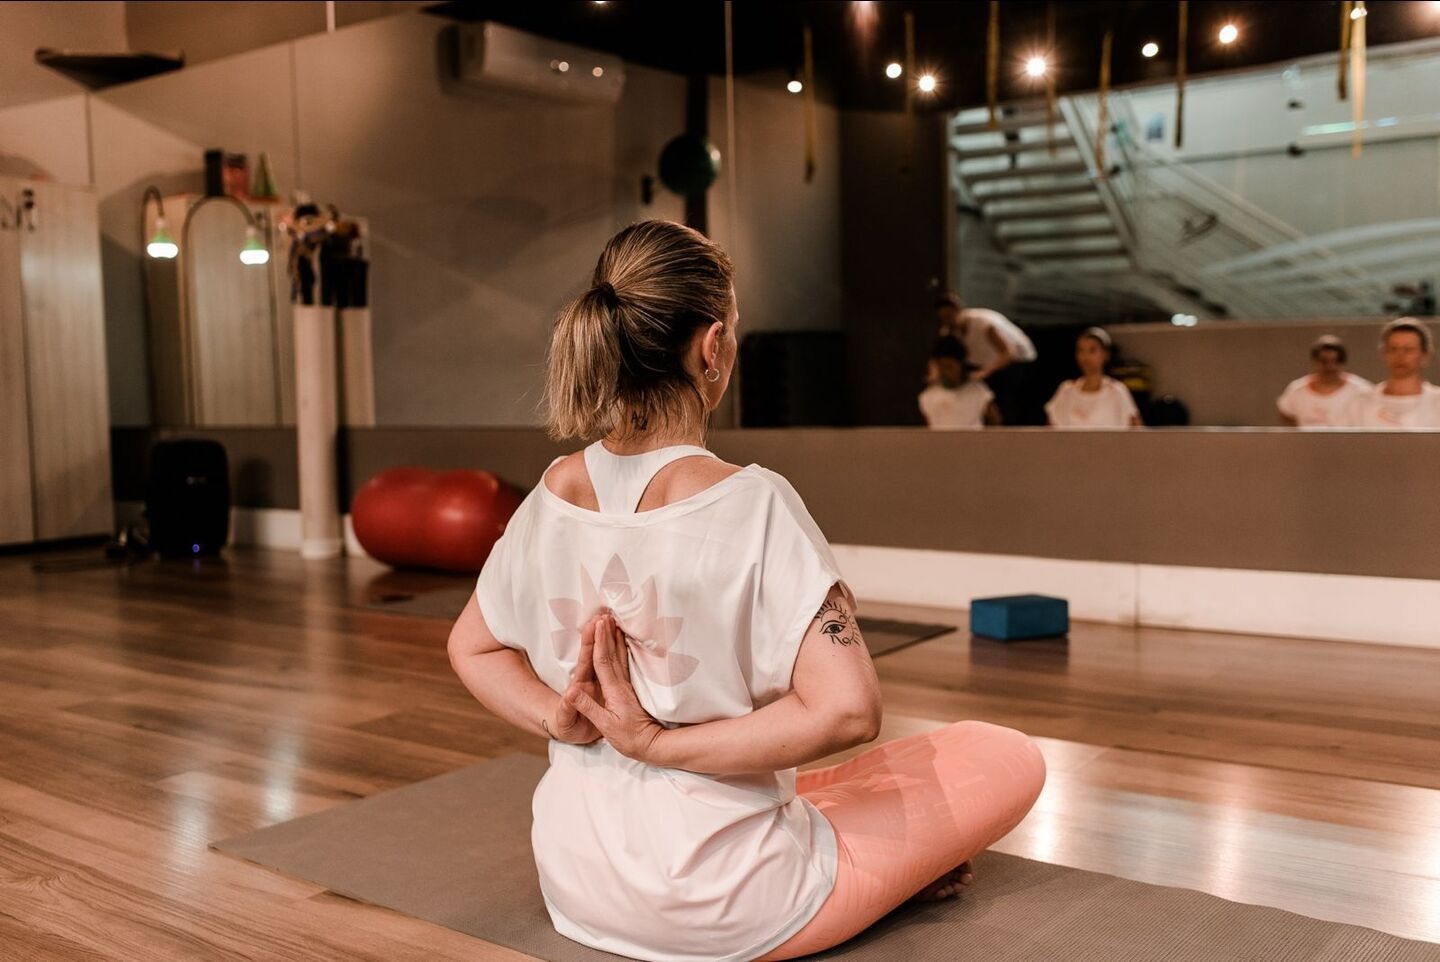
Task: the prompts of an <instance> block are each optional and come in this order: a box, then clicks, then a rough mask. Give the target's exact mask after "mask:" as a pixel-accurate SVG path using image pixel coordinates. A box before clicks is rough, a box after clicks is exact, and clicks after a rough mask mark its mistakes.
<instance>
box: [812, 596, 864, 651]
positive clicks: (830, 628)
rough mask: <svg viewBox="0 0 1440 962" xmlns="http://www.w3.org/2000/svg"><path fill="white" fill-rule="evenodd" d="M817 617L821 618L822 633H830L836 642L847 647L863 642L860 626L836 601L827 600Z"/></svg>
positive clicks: (832, 639)
mask: <svg viewBox="0 0 1440 962" xmlns="http://www.w3.org/2000/svg"><path fill="white" fill-rule="evenodd" d="M815 617H816V618H818V619H819V620H820V633H821V634H822V635H829V636H830V641H831V642H833V643H834V644H837V645H843V646H844V647H846V648H848V647H850V646H851V645H858V644H862V642H861V639H860V631H859V628H858V627H857V626H856V625H855V622H854V621H853V620H852V619H851V617H850V613H849V612H848V611H846V610H845V609H844V608H842V607H840V606H839V605H837V604H835V602H833V601H828V600H827V601H826V602H825V603H824V604H823V605H821V606H820V610H819V611H818V612H816V613H815Z"/></svg>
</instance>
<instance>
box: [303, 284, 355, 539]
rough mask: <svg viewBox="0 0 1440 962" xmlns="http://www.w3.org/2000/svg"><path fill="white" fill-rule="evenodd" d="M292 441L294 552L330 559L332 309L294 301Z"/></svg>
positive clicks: (334, 492) (333, 515)
mask: <svg viewBox="0 0 1440 962" xmlns="http://www.w3.org/2000/svg"><path fill="white" fill-rule="evenodd" d="M294 310H295V441H296V446H297V449H298V450H297V463H298V464H299V468H300V556H301V557H303V558H334V557H337V556H339V555H340V553H341V552H342V550H343V549H344V543H345V542H344V539H343V537H342V533H341V529H340V485H339V466H338V451H337V450H336V442H337V440H338V437H337V431H338V427H337V426H338V420H339V405H338V402H337V399H336V373H335V310H334V308H331V307H320V306H306V305H303V304H296V305H295V309H294Z"/></svg>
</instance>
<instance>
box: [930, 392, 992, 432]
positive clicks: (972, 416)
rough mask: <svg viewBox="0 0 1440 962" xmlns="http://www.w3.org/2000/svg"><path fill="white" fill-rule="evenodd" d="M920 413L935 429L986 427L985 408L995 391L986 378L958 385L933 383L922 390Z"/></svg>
mask: <svg viewBox="0 0 1440 962" xmlns="http://www.w3.org/2000/svg"><path fill="white" fill-rule="evenodd" d="M919 400H920V412H921V413H922V414H924V415H925V422H926V423H927V424H929V425H930V426H931V427H932V428H942V429H945V430H952V431H953V430H956V429H960V428H983V427H984V426H985V408H986V407H987V406H988V405H989V404H990V402H991V401H993V400H995V394H994V393H993V392H992V391H991V390H990V389H989V388H988V387H986V386H985V382H984V381H966V382H965V383H964V384H962V385H960V386H959V387H945V386H944V385H943V384H932V385H930V386H929V387H927V388H926V389H925V390H923V391H921V392H920V398H919Z"/></svg>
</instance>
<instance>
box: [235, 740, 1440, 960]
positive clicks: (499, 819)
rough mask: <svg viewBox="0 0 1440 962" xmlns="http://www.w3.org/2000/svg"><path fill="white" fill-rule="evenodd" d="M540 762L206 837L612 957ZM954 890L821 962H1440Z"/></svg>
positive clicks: (1020, 869)
mask: <svg viewBox="0 0 1440 962" xmlns="http://www.w3.org/2000/svg"><path fill="white" fill-rule="evenodd" d="M546 765H547V763H546V761H545V760H544V759H543V758H539V757H537V756H533V755H507V756H505V757H504V758H500V759H497V760H495V761H490V762H484V763H481V764H479V765H473V766H471V767H469V768H463V769H460V770H459V771H455V772H450V773H449V774H446V775H441V776H439V777H437V778H431V779H427V780H425V781H423V782H418V783H416V784H414V785H407V786H405V787H404V788H398V789H394V790H392V791H388V792H383V793H381V794H379V795H374V796H371V797H370V798H366V799H362V800H360V801H356V802H348V803H344V804H341V805H338V806H336V807H334V808H331V809H328V810H326V811H323V812H318V813H316V814H314V815H307V816H305V817H304V818H297V819H295V820H294V821H290V822H284V823H281V824H279V825H274V826H271V827H270V828H265V829H261V830H259V831H256V832H251V833H249V834H248V835H241V836H238V837H236V838H231V839H226V840H224V841H221V842H215V843H213V844H212V846H211V847H212V848H216V849H218V850H220V851H222V852H226V853H228V854H231V855H235V856H238V857H240V858H244V859H248V860H250V861H252V862H257V863H259V864H261V865H264V866H267V867H269V868H273V869H276V870H277V871H280V872H283V873H285V874H286V875H290V876H294V877H296V878H300V879H304V880H306V881H309V882H314V883H316V884H318V885H324V886H326V887H327V888H329V889H330V890H332V891H334V892H337V893H339V894H341V895H345V896H349V897H350V898H355V899H360V900H362V901H365V902H372V903H374V904H376V905H382V906H385V907H386V908H390V909H394V910H395V911H397V912H402V913H404V914H405V915H410V916H414V917H416V918H420V919H425V920H427V921H430V922H435V923H437V924H439V925H443V926H446V927H448V928H452V929H455V930H457V931H460V932H464V933H466V934H467V935H473V936H475V937H476V938H479V939H484V940H486V941H488V942H495V943H499V944H500V945H505V946H508V947H510V948H512V949H517V950H519V951H521V952H525V953H528V954H529V955H532V956H535V957H536V958H540V959H546V960H550V962H598V960H605V959H616V958H619V956H615V955H611V954H609V953H606V952H597V951H595V950H593V949H590V948H586V947H585V946H582V945H579V944H577V943H575V942H571V941H570V940H568V939H566V938H564V937H562V936H560V935H557V934H556V933H555V930H554V929H553V928H552V927H551V925H550V919H549V916H547V915H546V913H545V906H544V904H543V903H542V902H541V900H540V886H539V882H538V880H537V876H536V872H535V863H534V860H533V859H532V857H531V853H530V820H531V816H530V797H531V795H532V794H533V792H534V790H535V785H536V784H537V783H538V782H539V781H540V776H541V775H543V774H544V772H545V768H546ZM974 863H975V875H976V879H975V883H974V884H973V886H972V887H971V888H970V889H969V890H968V891H966V892H965V894H964V895H963V896H962V897H960V898H959V899H955V900H951V901H948V902H935V903H927V904H914V903H910V904H907V905H904V906H902V907H901V908H899V909H897V910H896V911H895V912H893V913H891V914H890V915H888V916H886V917H885V918H884V919H882V920H880V921H879V922H878V923H876V924H875V925H873V926H871V927H870V928H869V929H868V930H866V931H865V932H863V933H861V934H860V935H858V936H856V937H855V938H853V939H851V940H850V941H849V942H846V943H844V944H843V945H840V946H837V947H836V948H834V949H831V950H830V951H828V952H824V953H821V954H819V955H815V956H810V958H816V959H828V958H845V959H849V960H852V962H894V960H895V959H905V960H906V962H942V960H943V962H951V960H954V959H974V960H984V962H1056V960H1062V959H1063V960H1065V962H1159V960H1163V962H1301V960H1304V962H1440V946H1437V945H1432V944H1430V943H1426V942H1413V941H1407V940H1405V939H1400V938H1397V937H1395V936H1392V935H1386V934H1384V933H1381V932H1377V931H1375V930H1373V929H1366V928H1361V927H1359V926H1353V925H1340V924H1338V923H1334V922H1321V921H1318V920H1316V919H1311V918H1306V917H1305V916H1303V915H1296V914H1294V913H1291V912H1284V911H1281V910H1279V909H1272V908H1261V907H1258V906H1253V905H1241V904H1240V903H1237V902H1228V901H1226V900H1224V899H1221V898H1217V897H1215V896H1213V895H1207V894H1205V893H1203V892H1192V891H1189V890H1187V889H1178V888H1167V887H1164V886H1159V885H1146V884H1144V883H1142V882H1131V881H1128V880H1125V879H1121V878H1116V877H1115V876H1111V875H1102V874H1099V873H1096V872H1083V871H1080V870H1078V869H1070V868H1064V867H1061V866H1058V865H1048V864H1046V863H1044V862H1035V861H1031V860H1029V859H1023V858H1016V857H1014V856H1010V855H1002V854H999V853H996V852H986V853H983V854H981V855H979V856H977V857H976V858H975V860H974Z"/></svg>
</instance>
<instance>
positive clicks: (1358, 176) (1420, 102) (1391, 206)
mask: <svg viewBox="0 0 1440 962" xmlns="http://www.w3.org/2000/svg"><path fill="white" fill-rule="evenodd" d="M1336 74H1337V66H1336V58H1335V55H1333V54H1332V55H1329V56H1322V57H1311V58H1306V59H1304V60H1301V61H1296V62H1293V63H1288V64H1286V63H1282V64H1275V65H1272V66H1270V67H1266V68H1263V69H1259V70H1253V71H1246V72H1244V73H1239V74H1235V75H1230V76H1223V77H1213V78H1200V79H1195V80H1192V81H1190V82H1189V83H1187V84H1186V86H1185V146H1184V147H1183V148H1182V149H1181V150H1180V151H1178V152H1177V151H1175V150H1174V149H1173V143H1174V139H1173V138H1174V122H1175V117H1174V114H1175V87H1174V85H1173V84H1162V85H1158V86H1153V87H1144V88H1140V89H1136V90H1133V91H1131V92H1130V94H1129V96H1130V98H1131V101H1132V103H1133V104H1134V107H1135V113H1136V114H1137V115H1138V118H1139V120H1140V122H1141V123H1142V125H1143V124H1144V123H1145V121H1146V120H1147V119H1149V118H1151V117H1154V116H1156V115H1159V116H1162V117H1163V118H1164V124H1165V132H1166V138H1165V140H1164V141H1156V142H1151V143H1150V146H1151V147H1153V148H1155V149H1157V150H1159V151H1160V152H1162V153H1164V154H1166V155H1167V156H1172V157H1175V158H1177V159H1179V160H1182V161H1185V162H1186V163H1189V164H1191V165H1192V166H1193V168H1194V170H1195V171H1197V172H1198V173H1201V174H1204V175H1205V176H1206V177H1209V178H1210V179H1212V180H1214V181H1216V182H1218V183H1220V184H1222V185H1223V186H1225V187H1228V188H1229V189H1231V190H1233V191H1235V192H1236V193H1237V194H1239V195H1240V196H1242V197H1243V198H1245V199H1246V200H1248V201H1250V202H1251V203H1253V204H1255V205H1257V206H1258V207H1260V208H1262V209H1264V210H1266V211H1268V212H1269V213H1271V214H1273V215H1275V216H1276V217H1279V218H1280V219H1281V220H1283V221H1286V222H1288V223H1290V224H1291V225H1293V226H1294V227H1297V228H1299V229H1300V230H1301V231H1303V232H1305V233H1306V234H1318V233H1323V232H1325V231H1330V230H1337V229H1340V228H1344V227H1354V226H1357V225H1362V224H1375V223H1383V222H1386V221H1395V220H1406V219H1411V218H1421V217H1436V216H1440V42H1435V41H1421V42H1417V43H1412V44H1395V45H1389V46H1384V47H1375V48H1372V49H1371V50H1370V51H1369V64H1368V68H1367V70H1366V88H1367V89H1366V97H1365V117H1366V119H1367V121H1368V122H1369V123H1371V124H1372V125H1377V126H1372V127H1371V128H1370V131H1369V132H1368V134H1369V136H1368V138H1367V142H1366V144H1365V148H1364V151H1363V153H1362V154H1361V156H1360V157H1358V158H1356V157H1352V156H1351V155H1350V140H1349V136H1348V130H1349V128H1348V127H1346V126H1345V125H1348V124H1349V123H1350V122H1351V110H1352V102H1351V101H1348V100H1347V101H1341V100H1340V99H1338V96H1337V91H1336ZM1291 101H1298V102H1299V103H1300V105H1301V106H1300V107H1299V108H1297V109H1292V108H1291V107H1290V106H1289V104H1290V102H1291ZM1382 123H1383V126H1378V125H1379V124H1382ZM1337 125H1338V127H1339V128H1343V129H1339V130H1338V132H1333V133H1332V132H1329V131H1330V130H1333V129H1335V128H1336V127H1337ZM1399 136H1403V137H1413V138H1414V139H1395V138H1396V137H1399ZM1292 143H1294V144H1298V145H1299V146H1300V147H1301V148H1303V149H1304V150H1305V153H1304V155H1303V156H1301V157H1291V156H1288V155H1287V154H1286V148H1287V147H1288V146H1289V145H1290V144H1292Z"/></svg>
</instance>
